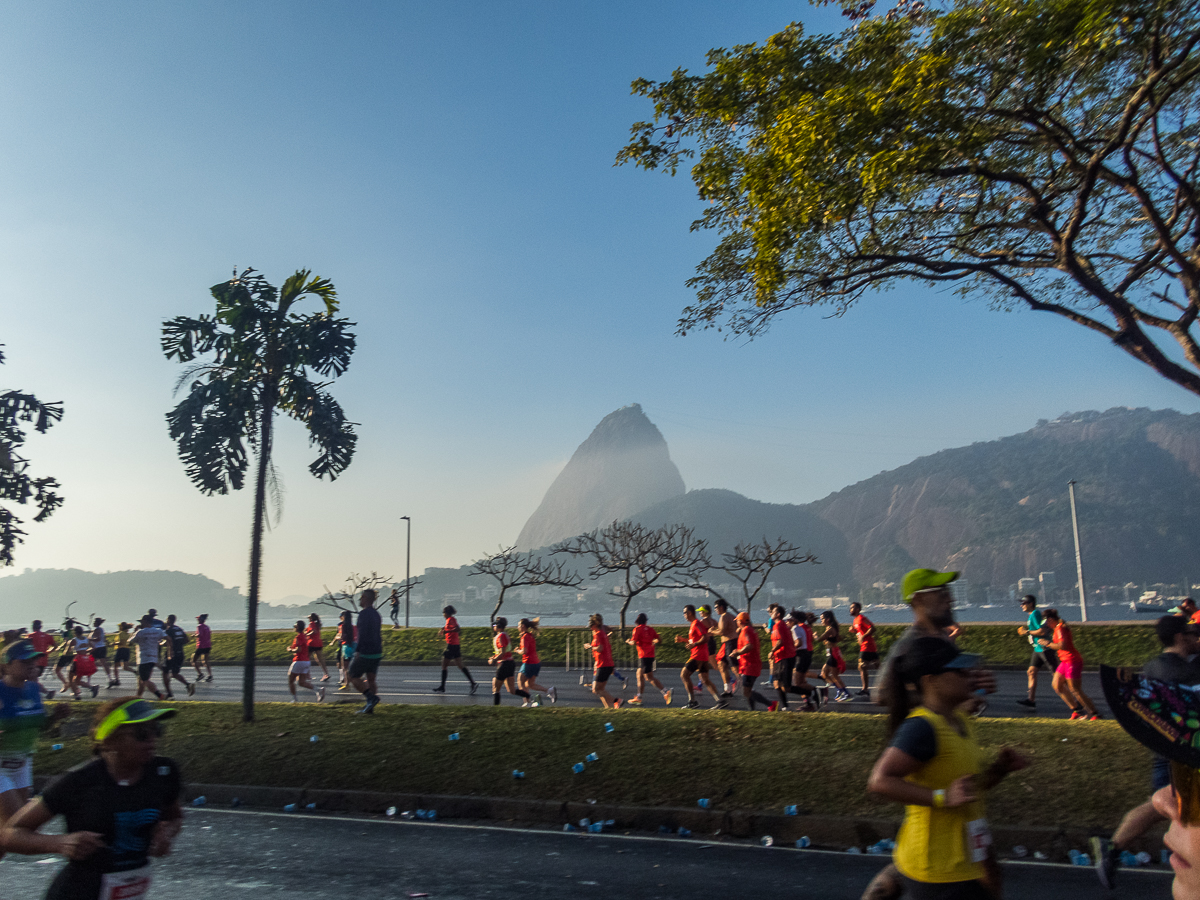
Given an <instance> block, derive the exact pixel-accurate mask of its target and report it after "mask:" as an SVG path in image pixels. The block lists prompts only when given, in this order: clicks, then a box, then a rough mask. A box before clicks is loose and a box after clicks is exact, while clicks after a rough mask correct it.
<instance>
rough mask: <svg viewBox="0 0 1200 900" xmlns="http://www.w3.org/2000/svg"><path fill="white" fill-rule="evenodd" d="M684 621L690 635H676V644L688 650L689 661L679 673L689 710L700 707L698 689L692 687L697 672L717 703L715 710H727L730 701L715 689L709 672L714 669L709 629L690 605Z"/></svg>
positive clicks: (685, 608)
mask: <svg viewBox="0 0 1200 900" xmlns="http://www.w3.org/2000/svg"><path fill="white" fill-rule="evenodd" d="M683 619H684V621H685V622H687V623H688V633H687V636H686V637H685V636H684V635H682V634H677V635H675V643H677V644H686V645H687V648H688V660H687V662H686V663H684V666H683V668H682V669H681V670H680V671H679V678H680V680H681V681H682V682H683V688H684V690H686V691H687V695H688V702H687V708H688V709H698V708H699V707H700V702H699V701H698V700H697V699H696V689H695V688H693V687H692V673H693V672H695V673H696V674H697V675H698V676H699V677H700V683H701V684H703V685H704V686H705V687H706V688H708V692H709V693H710V694H712V695H713V699H714V700H715V701H717V702H716V704H715V705H714V706H713V709H725V708H726V707H727V706H729V701H727V700H725V699H723V698H722V697H721V695H720V693H719V692H718V691H717V689H716V688H715V687H713V683H712V678H710V677H709V674H708V670H709V669H710V668H712V666H711V665H710V663H709V661H708V660H709V652H708V642H709V641H710V640H712V637H711V636H710V635H709V633H708V631H709V629H708V627H707V626H705V624H704V621H703V620H702V619H701V618H700V617H699V616H697V615H696V607H694V606H692V605H691V604H690V603H689V604H688V605H687V606H685V607H684V608H683Z"/></svg>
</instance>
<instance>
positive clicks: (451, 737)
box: [450, 731, 459, 741]
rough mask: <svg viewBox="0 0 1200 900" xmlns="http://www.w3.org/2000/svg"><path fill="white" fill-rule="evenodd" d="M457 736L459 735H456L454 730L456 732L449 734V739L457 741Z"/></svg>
mask: <svg viewBox="0 0 1200 900" xmlns="http://www.w3.org/2000/svg"><path fill="white" fill-rule="evenodd" d="M458 737H459V735H458V732H457V731H456V732H454V734H452V735H450V740H452V741H457V740H458Z"/></svg>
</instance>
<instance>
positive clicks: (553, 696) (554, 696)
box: [546, 685, 558, 703]
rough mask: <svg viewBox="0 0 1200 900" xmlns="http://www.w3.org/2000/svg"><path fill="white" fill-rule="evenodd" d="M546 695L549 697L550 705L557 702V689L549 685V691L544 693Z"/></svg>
mask: <svg viewBox="0 0 1200 900" xmlns="http://www.w3.org/2000/svg"><path fill="white" fill-rule="evenodd" d="M546 694H547V695H548V696H549V697H550V702H551V703H557V702H558V688H556V687H554V686H553V685H551V686H550V690H548V691H546Z"/></svg>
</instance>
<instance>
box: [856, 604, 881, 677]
mask: <svg viewBox="0 0 1200 900" xmlns="http://www.w3.org/2000/svg"><path fill="white" fill-rule="evenodd" d="M850 615H851V616H853V620H852V621H851V624H850V630H851V631H852V632H854V633H855V634H856V635H857V636H858V674H859V675H860V676H862V690H860V691H859V692H858V696H860V697H870V696H871V676H870V675H869V674H867V673H868V672H870V671H871V670H873V669H878V668H879V647H878V646H876V644H875V625H874V624H873V623H872V622H871V620H870V619H868V618H867V617H866V616H864V615H863V614H862V604H861V603H851V604H850Z"/></svg>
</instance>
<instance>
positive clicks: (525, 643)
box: [517, 619, 558, 704]
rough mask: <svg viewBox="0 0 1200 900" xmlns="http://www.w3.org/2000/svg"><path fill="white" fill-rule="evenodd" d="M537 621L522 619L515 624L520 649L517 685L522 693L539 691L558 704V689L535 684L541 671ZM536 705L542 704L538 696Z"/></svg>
mask: <svg viewBox="0 0 1200 900" xmlns="http://www.w3.org/2000/svg"><path fill="white" fill-rule="evenodd" d="M538 627H539V621H538V620H537V619H522V620H521V621H520V622H518V623H517V634H519V635H520V637H519V638H518V641H517V642H518V644H520V648H521V668H519V669H518V670H517V684H518V685H520V686H521V690H523V691H529V692H531V693H532V692H533V691H540V692H541V693H543V694H546V695H548V696H549V697H550V702H551V703H557V702H558V688H556V687H554V686H553V685H551V686H550V687H548V688H544V687H542V686H541V685H540V684H538V682H537V677H538V673H539V672H541V671H542V658H541V657H540V656H538V651H537V634H538ZM537 699H538V703H539V704H540V703H541V702H542V698H541V697H540V696H539V697H538V698H537Z"/></svg>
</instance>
